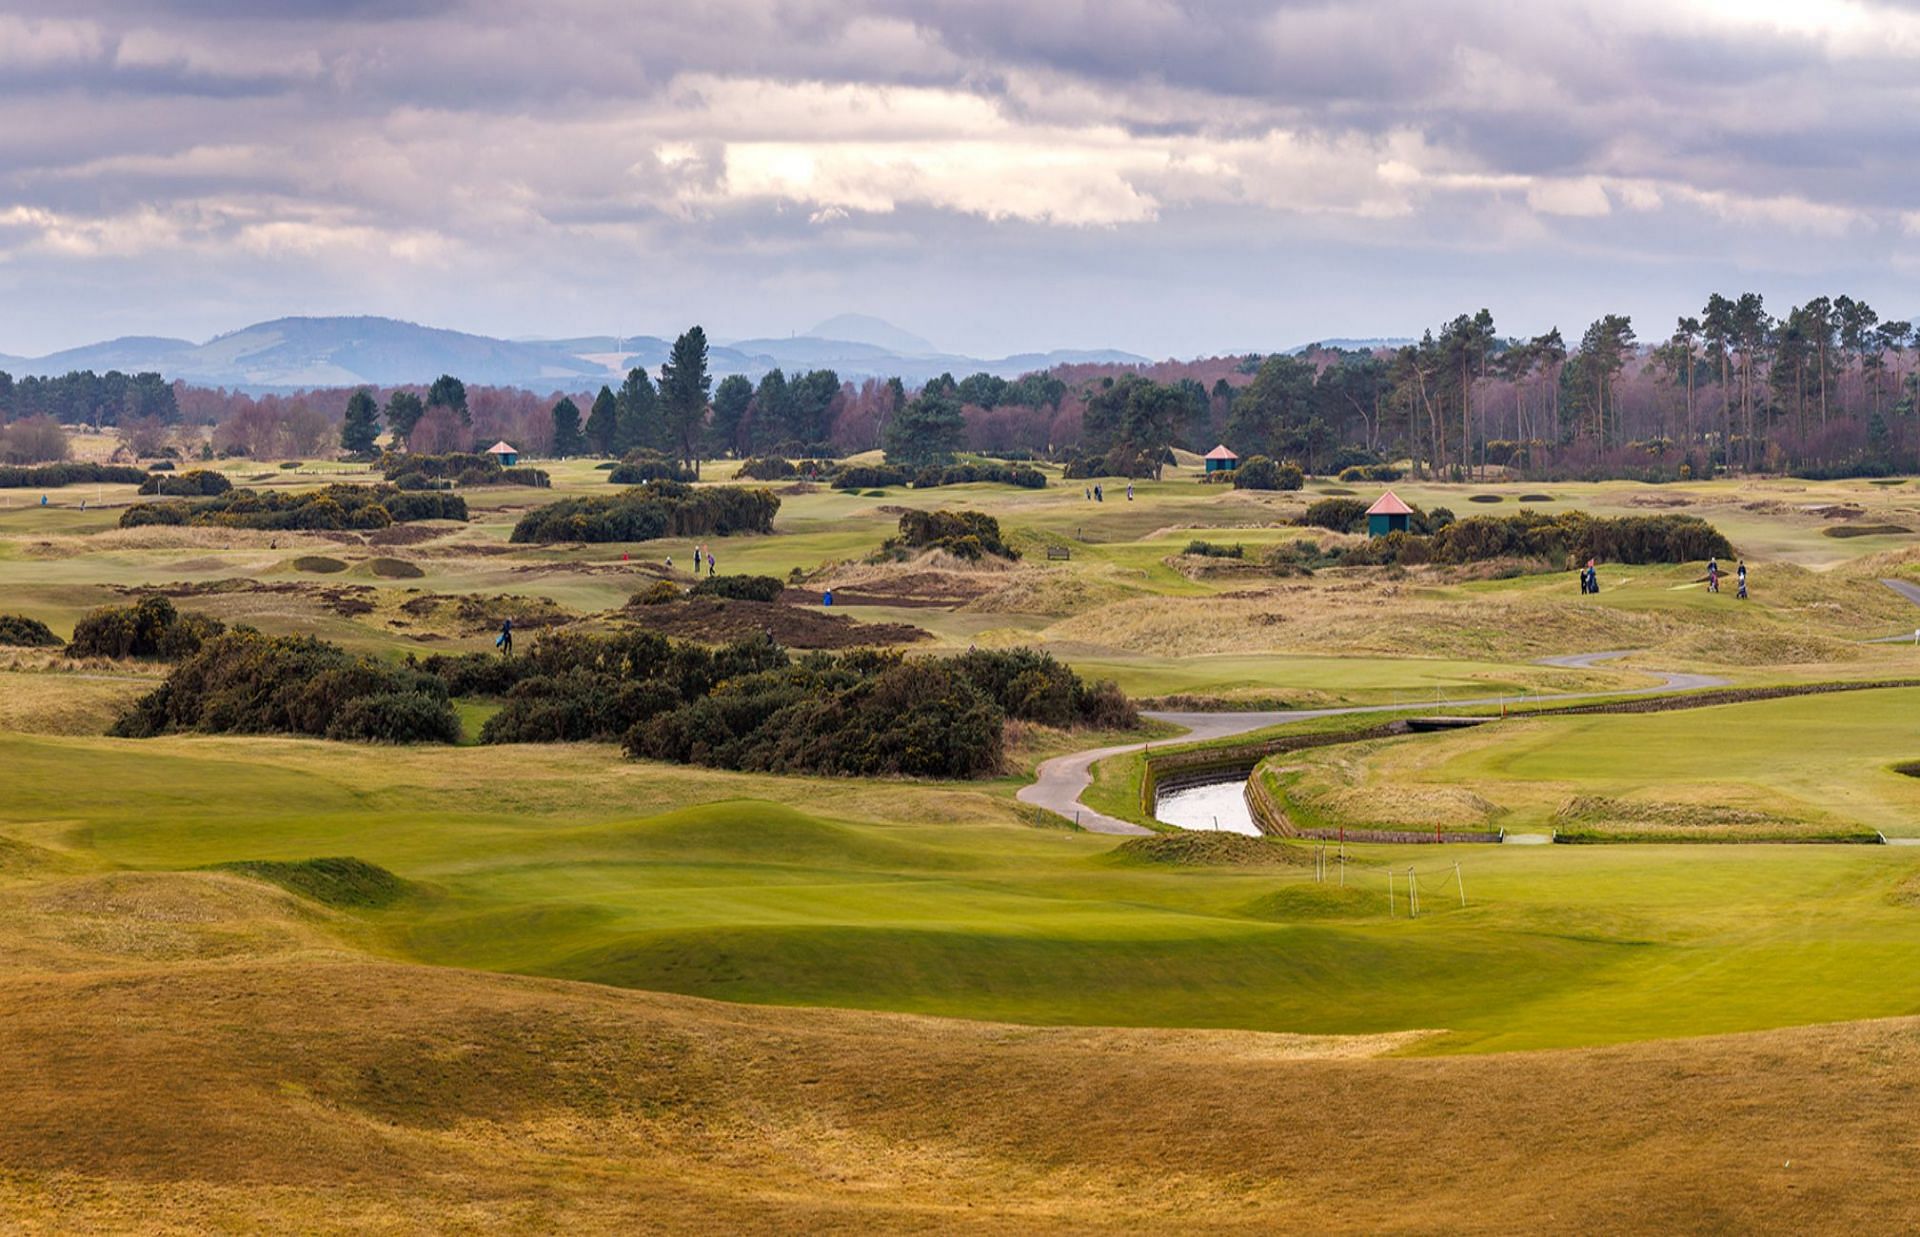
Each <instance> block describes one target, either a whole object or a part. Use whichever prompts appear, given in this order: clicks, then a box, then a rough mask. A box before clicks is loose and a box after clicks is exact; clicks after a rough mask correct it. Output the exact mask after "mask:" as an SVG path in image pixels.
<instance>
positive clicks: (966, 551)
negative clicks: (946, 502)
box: [881, 511, 1020, 559]
mask: <svg viewBox="0 0 1920 1237" xmlns="http://www.w3.org/2000/svg"><path fill="white" fill-rule="evenodd" d="M881 548H882V549H883V550H893V549H911V550H923V549H942V550H946V551H947V552H949V553H951V554H954V555H956V556H958V557H960V558H966V559H978V558H980V557H981V556H982V555H983V554H993V555H996V556H998V557H1000V558H1008V559H1017V558H1019V557H1020V552H1019V551H1018V550H1015V549H1013V548H1012V547H1011V546H1009V545H1007V544H1006V543H1005V542H1004V541H1002V540H1001V539H1000V521H998V520H996V519H994V518H993V517H992V516H990V515H986V514H984V513H983V512H979V511H908V512H906V513H905V514H903V515H901V517H900V535H899V536H898V537H894V538H891V539H890V540H888V541H887V542H886V544H885V545H883V546H882V547H881Z"/></svg>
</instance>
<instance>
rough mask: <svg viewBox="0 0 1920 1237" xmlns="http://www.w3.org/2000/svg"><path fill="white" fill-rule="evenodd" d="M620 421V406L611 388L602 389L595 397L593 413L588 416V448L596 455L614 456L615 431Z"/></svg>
mask: <svg viewBox="0 0 1920 1237" xmlns="http://www.w3.org/2000/svg"><path fill="white" fill-rule="evenodd" d="M619 419H620V404H619V401H618V400H616V399H615V398H614V397H613V391H612V389H611V388H609V387H601V388H600V394H598V395H596V396H594V397H593V411H591V412H589V413H588V414H587V447H588V449H589V450H591V451H592V452H593V453H594V454H595V455H612V454H613V439H614V430H615V429H616V428H617V425H618V422H619Z"/></svg>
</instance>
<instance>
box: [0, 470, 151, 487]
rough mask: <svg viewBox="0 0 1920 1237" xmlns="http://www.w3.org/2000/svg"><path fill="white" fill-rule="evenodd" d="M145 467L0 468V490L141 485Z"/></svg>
mask: <svg viewBox="0 0 1920 1237" xmlns="http://www.w3.org/2000/svg"><path fill="white" fill-rule="evenodd" d="M147 475H148V474H147V473H146V472H145V471H144V470H143V469H139V468H134V467H131V466H126V465H119V464H41V465H38V466H35V467H32V468H17V467H13V466H5V467H0V490H57V489H59V488H60V487H61V486H63V485H141V484H144V483H145V482H146V479H147Z"/></svg>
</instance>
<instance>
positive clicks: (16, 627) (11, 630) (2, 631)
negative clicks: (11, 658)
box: [0, 614, 60, 649]
mask: <svg viewBox="0 0 1920 1237" xmlns="http://www.w3.org/2000/svg"><path fill="white" fill-rule="evenodd" d="M59 643H60V637H59V636H56V635H54V634H53V629H52V628H51V627H48V626H47V625H46V624H45V623H43V622H41V621H40V620H39V619H36V618H28V617H27V616H26V615H24V614H0V644H5V645H11V646H13V647H14V648H27V649H44V648H51V647H53V646H54V645H56V644H59Z"/></svg>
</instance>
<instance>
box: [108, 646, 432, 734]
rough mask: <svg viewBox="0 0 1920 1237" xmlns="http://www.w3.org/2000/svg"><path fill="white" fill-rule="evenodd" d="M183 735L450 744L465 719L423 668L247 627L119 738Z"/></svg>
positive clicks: (200, 661)
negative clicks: (271, 735)
mask: <svg viewBox="0 0 1920 1237" xmlns="http://www.w3.org/2000/svg"><path fill="white" fill-rule="evenodd" d="M176 731H194V732H199V733H204V734H300V735H314V736H321V737H325V738H331V739H367V740H379V741H383V742H390V743H427V742H431V743H451V742H454V741H455V740H457V739H458V738H459V735H460V723H459V720H458V719H457V718H456V717H455V716H454V713H453V707H452V705H450V704H449V703H448V702H447V689H446V684H445V683H443V682H442V681H441V680H440V679H439V678H436V677H435V676H433V675H431V674H428V673H425V672H424V671H422V670H420V669H418V668H416V667H412V666H400V665H389V664H383V663H380V662H376V661H374V660H373V659H372V658H370V657H363V656H355V655H353V654H350V653H348V652H347V651H346V650H345V649H342V648H340V647H339V646H338V645H333V644H328V643H325V642H324V641H320V640H315V639H313V638H312V637H309V636H266V635H262V634H261V633H259V632H257V631H253V630H251V629H244V628H243V629H239V630H235V631H231V632H227V633H225V634H224V635H219V636H215V637H213V638H212V639H209V640H207V641H206V642H205V643H204V644H203V645H201V647H200V649H199V651H198V652H196V653H194V654H193V655H192V656H190V657H188V658H187V659H186V660H184V661H182V662H181V663H180V664H179V665H178V666H176V667H175V668H174V669H173V671H172V673H170V674H169V675H167V679H166V682H164V683H162V684H161V685H160V686H159V687H158V688H157V689H155V690H154V691H152V692H149V693H148V694H147V695H145V696H143V697H141V698H140V700H139V701H137V702H136V703H135V704H134V706H133V707H132V708H131V709H129V710H128V711H127V712H126V713H125V714H124V715H123V716H122V717H121V718H120V720H119V721H118V722H117V723H115V725H114V728H113V731H112V733H113V734H115V735H118V736H120V737H122V738H133V739H139V738H147V737H149V736H152V735H158V734H167V733H171V732H176Z"/></svg>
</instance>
